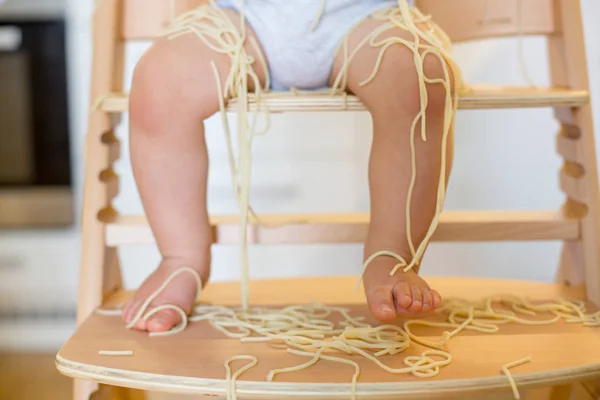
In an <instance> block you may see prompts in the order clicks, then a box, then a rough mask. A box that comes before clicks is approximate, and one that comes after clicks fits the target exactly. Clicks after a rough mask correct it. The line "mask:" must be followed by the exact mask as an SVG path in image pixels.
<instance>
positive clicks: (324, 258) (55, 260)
mask: <svg viewBox="0 0 600 400" xmlns="http://www.w3.org/2000/svg"><path fill="white" fill-rule="evenodd" d="M93 3H94V0H4V3H3V0H0V398H1V399H4V398H6V399H19V397H14V394H13V395H11V396H10V397H4V395H3V392H2V391H3V390H7V386H6V385H4V384H3V383H2V382H1V381H2V379H4V380H5V382H6V381H10V380H12V381H13V383H14V381H17V382H18V379H19V378H15V375H14V374H16V372H15V371H18V368H22V369H24V370H31V368H37V367H32V365H35V366H39V365H40V364H39V363H35V362H34V361H31V362H32V363H33V364H28V361H27V360H35V357H36V356H37V355H40V354H42V355H43V354H47V356H46V358H43V359H44V360H45V361H44V366H45V368H46V369H47V370H48V374H50V375H48V376H51V375H52V374H53V373H54V371H53V364H52V359H53V358H52V357H53V354H54V353H55V352H56V351H58V349H59V348H60V346H61V345H62V344H63V343H64V341H65V340H66V339H67V338H68V337H69V335H70V333H71V331H72V330H73V328H74V325H75V303H76V294H77V278H78V268H79V256H80V234H79V227H80V209H81V194H82V177H83V160H84V154H83V140H84V135H85V132H86V125H87V115H88V110H89V82H90V66H91V55H92V42H91V36H90V33H91V18H92V12H93ZM512 3H513V1H509V2H507V4H512ZM582 4H583V11H584V12H583V16H584V20H585V33H586V46H587V51H588V63H589V69H590V78H591V87H592V100H593V104H594V115H595V118H596V126H597V127H598V126H600V39H599V38H600V25H599V24H598V23H597V21H598V18H599V17H600V2H598V1H597V0H582ZM517 43H518V42H517V39H501V40H493V41H486V42H485V43H472V44H468V45H460V46H456V48H455V54H456V58H457V60H458V62H459V64H460V65H461V66H462V68H463V71H464V74H465V77H466V79H467V80H468V81H469V82H474V83H475V82H476V83H493V84H526V82H525V80H524V78H523V76H522V74H521V72H520V69H519V64H518V45H517ZM147 46H148V43H141V44H135V45H131V46H130V47H129V48H128V58H127V60H128V61H127V64H128V68H127V71H128V73H127V79H129V77H131V72H132V70H133V67H134V65H135V61H136V60H137V59H138V58H139V57H140V55H141V54H142V52H143V51H144V49H145V48H147ZM524 48H525V62H526V65H527V68H528V71H529V74H530V75H531V76H532V79H533V81H534V83H536V84H539V85H546V84H547V83H548V80H549V71H548V68H547V65H546V59H547V58H546V47H545V40H544V39H542V38H537V37H531V38H525V39H524ZM128 86H129V83H127V87H128ZM123 122H124V123H123V124H122V126H121V128H120V130H119V135H120V138H121V140H122V141H123V145H124V148H123V151H122V153H123V155H124V158H123V159H122V160H121V161H120V162H119V163H118V172H119V174H120V175H121V177H122V181H121V195H120V197H119V198H118V199H117V201H116V206H117V208H118V209H119V211H121V212H122V213H138V214H139V213H140V212H141V206H140V202H139V198H138V195H137V192H136V190H135V187H134V185H133V180H132V174H131V171H130V167H129V163H128V160H127V158H126V157H127V153H128V149H127V141H126V139H127V119H126V118H124V121H123ZM207 124H208V127H209V132H211V134H210V135H209V147H210V149H211V159H212V160H211V162H212V169H211V176H210V183H209V185H210V188H209V196H210V209H211V212H213V213H234V212H236V207H235V203H234V201H233V196H232V193H231V190H230V187H231V186H230V181H229V179H230V175H229V170H228V166H227V162H226V148H225V143H224V139H223V137H222V135H221V129H220V121H219V120H218V118H213V119H212V120H210V121H208V122H207ZM557 129H558V124H557V123H556V122H555V121H554V120H553V119H552V114H551V110H547V109H541V110H517V111H515V110H500V111H464V112H460V113H459V115H458V118H457V123H456V132H457V134H456V157H455V166H454V171H453V175H452V179H451V182H450V187H449V191H448V198H447V203H446V208H447V209H498V208H512V209H530V208H547V209H554V208H557V207H559V205H560V204H561V202H562V201H563V196H562V195H561V193H560V191H559V190H558V187H557V173H558V170H559V168H560V160H559V158H558V156H556V153H555V144H554V143H555V133H556V132H557ZM598 134H600V130H598ZM369 144H370V121H369V117H368V116H367V115H366V114H359V113H357V114H315V115H312V116H311V117H310V118H307V116H306V115H299V114H289V115H276V116H274V117H273V128H272V130H271V132H270V133H269V134H268V135H267V136H265V137H261V138H260V139H258V140H257V142H256V147H255V157H254V160H255V164H254V176H253V201H252V202H253V204H254V206H255V208H256V209H257V210H258V211H259V212H270V213H277V212H292V211H297V212H352V211H366V210H367V209H368V192H367V175H366V171H367V170H366V164H367V159H368V149H369ZM598 151H599V152H600V144H599V145H598ZM558 255H559V247H558V244H557V243H546V244H531V243H508V244H495V243H493V244H434V245H432V246H431V249H430V251H429V253H428V254H427V256H426V259H425V263H424V268H423V272H424V273H425V274H427V275H469V276H496V277H512V278H520V279H536V280H542V281H552V280H553V278H554V272H555V269H556V265H557V262H558V261H557V260H558ZM121 256H122V258H123V260H124V262H123V264H124V266H125V278H126V283H127V285H128V286H129V287H135V286H136V285H138V284H139V283H140V282H141V281H142V280H143V279H144V277H145V276H146V275H147V274H148V273H149V272H150V271H151V270H152V268H154V267H155V266H156V265H157V261H158V253H157V252H156V249H151V251H147V249H146V248H142V247H131V248H127V249H125V250H124V251H122V252H121ZM251 256H252V260H251V262H252V264H251V269H252V276H253V277H254V278H261V277H270V276H298V275H331V274H357V273H358V271H359V269H360V260H361V246H353V245H352V246H350V245H349V246H311V247H302V248H294V247H290V246H284V247H261V248H256V249H252V252H251ZM214 263H215V265H214V267H213V271H214V272H213V280H229V279H236V278H237V276H238V275H237V274H238V266H237V252H236V249H234V248H232V247H226V248H225V247H224V248H217V249H216V250H215V258H214ZM2 354H5V355H2ZM17 354H29V355H30V356H29V357H30V358H27V357H24V356H21V357H16V355H17ZM15 360H17V361H15ZM38 360H39V358H38ZM11 362H12V364H11ZM19 366H20V367H19ZM40 368H41V367H40ZM11 371H12V372H11ZM9 372H11V373H12V374H13V375H10V374H9ZM52 376H53V375H52ZM11 377H12V378H11ZM49 379H50V378H49ZM65 379H66V378H65ZM58 382H59V383H57V385H62V386H61V388H62V389H61V390H67V389H68V386H69V382H68V380H60V379H59V381H58ZM2 387H4V389H2ZM64 388H67V389H64ZM28 390H35V389H34V388H29V389H28ZM32 393H34V392H31V393H30V395H26V397H21V398H23V399H29V398H31V399H46V398H48V399H51V398H52V399H58V398H68V397H61V396H55V395H48V392H46V394H45V395H37V394H32ZM36 393H37V392H36ZM64 396H67V395H64Z"/></svg>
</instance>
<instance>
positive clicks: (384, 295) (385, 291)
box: [369, 286, 396, 321]
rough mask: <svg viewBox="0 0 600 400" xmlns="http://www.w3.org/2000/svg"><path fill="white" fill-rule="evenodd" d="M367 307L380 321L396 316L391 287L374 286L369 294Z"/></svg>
mask: <svg viewBox="0 0 600 400" xmlns="http://www.w3.org/2000/svg"><path fill="white" fill-rule="evenodd" d="M369 308H370V309H371V313H372V314H373V316H374V317H375V318H377V319H378V320H380V321H389V320H392V319H394V318H396V311H395V310H394V298H393V296H392V290H391V288H389V287H387V286H380V287H378V288H375V289H374V290H373V291H372V292H371V294H370V295H369Z"/></svg>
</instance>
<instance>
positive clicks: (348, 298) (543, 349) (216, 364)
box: [57, 277, 600, 399]
mask: <svg viewBox="0 0 600 400" xmlns="http://www.w3.org/2000/svg"><path fill="white" fill-rule="evenodd" d="M429 281H430V282H431V284H432V285H433V287H435V288H436V289H438V290H440V292H441V293H444V296H447V297H461V298H465V299H472V300H477V299H481V298H484V297H487V296H489V295H490V294H507V293H510V294H513V295H516V296H525V297H528V298H533V299H554V298H556V297H559V296H563V297H570V298H577V299H582V300H584V299H585V293H584V290H583V288H582V287H571V288H567V287H565V286H561V285H556V284H543V283H533V282H523V281H512V280H491V279H468V278H430V279H429ZM355 282H356V278H355V277H342V278H337V277H335V278H310V279H294V280H275V281H254V282H252V283H251V290H250V293H251V304H254V305H266V306H283V305H284V304H282V303H281V299H285V304H286V305H287V304H305V303H308V302H310V301H313V300H316V301H320V302H323V303H325V304H329V305H333V304H336V305H344V306H348V307H350V308H352V309H353V315H364V316H367V317H368V315H369V313H368V310H367V309H366V306H365V305H364V297H363V294H362V290H360V291H358V292H355V291H354V285H355ZM332 288H336V289H335V290H332ZM239 293H240V291H239V284H238V283H213V284H212V285H209V286H208V287H207V291H206V293H204V295H203V297H202V301H205V302H210V303H214V304H220V305H227V306H236V305H237V304H238V303H239V300H240V299H239ZM128 295H129V294H128V293H125V292H120V293H117V294H116V295H114V296H112V297H111V298H110V299H109V300H108V301H107V303H106V304H105V307H114V306H115V305H118V304H122V303H123V301H124V300H125V299H126V297H127V296H128ZM592 310H595V308H594V307H593V306H591V305H590V311H592ZM369 319H370V317H369ZM370 322H372V323H374V321H372V320H371V321H370ZM424 335H427V336H429V335H431V339H435V338H438V337H439V336H440V335H441V330H440V329H433V328H432V330H430V331H427V333H424ZM100 350H132V351H133V352H134V354H133V355H132V356H125V357H107V356H100V355H98V352H99V351H100ZM423 350H424V347H422V346H420V345H418V344H415V343H413V344H411V347H410V348H409V349H408V350H407V351H406V352H404V353H401V354H400V355H396V356H388V357H384V358H382V360H383V361H384V362H385V363H386V364H389V365H390V366H398V367H399V366H401V365H403V359H404V356H407V355H413V354H420V353H421V352H422V351H423ZM448 351H449V352H450V354H451V355H452V358H453V361H452V363H451V364H450V365H449V366H447V367H443V368H442V369H441V371H440V374H439V375H438V376H437V377H435V378H415V377H414V376H412V375H395V374H390V373H387V372H384V371H382V370H381V369H380V368H379V367H377V366H375V365H374V364H373V363H371V362H369V361H366V360H362V359H359V358H353V359H355V360H356V361H358V363H359V365H360V367H361V370H362V372H361V374H360V377H359V383H358V388H357V393H358V398H360V399H370V398H382V397H388V398H389V397H396V396H407V395H410V396H411V398H413V397H414V398H422V396H426V395H430V394H431V393H432V392H435V393H436V394H439V395H444V394H451V393H456V392H457V391H460V393H461V395H466V394H470V393H474V392H484V391H487V392H490V391H496V392H498V391H499V390H502V391H506V393H510V385H509V382H508V380H507V378H506V377H505V376H504V375H503V374H502V373H501V371H500V369H501V367H502V366H503V365H505V364H507V363H509V362H512V361H516V360H519V359H522V358H525V357H530V356H531V357H532V362H530V363H527V364H524V365H522V366H519V367H518V368H515V369H514V370H513V371H512V374H513V376H514V379H515V381H516V383H517V385H518V387H519V389H520V390H521V389H526V388H533V387H537V386H545V385H550V384H557V383H564V382H572V381H577V380H585V379H590V378H594V377H597V376H600V335H599V333H598V328H590V327H583V326H581V325H579V324H567V323H563V322H561V323H557V324H555V325H551V326H523V325H511V324H508V325H501V327H500V331H499V332H498V333H496V334H481V333H474V332H465V333H462V334H460V335H458V336H456V337H454V338H453V339H451V341H450V342H449V344H448ZM241 354H245V355H254V356H256V357H258V360H259V362H258V365H257V366H256V367H255V368H253V369H251V370H249V371H248V372H246V373H245V374H243V375H242V376H241V377H240V380H239V381H238V384H237V389H238V394H239V395H240V396H242V397H243V398H260V399H281V398H315V397H318V398H323V399H333V398H344V399H347V398H349V393H350V383H349V382H350V381H351V377H352V374H353V368H352V367H351V366H345V365H342V364H335V366H334V368H332V363H331V362H328V361H319V362H318V363H317V364H316V365H315V366H313V367H311V368H309V369H307V370H304V371H301V372H294V373H285V374H281V375H278V376H277V377H276V379H275V380H274V381H273V382H266V380H265V377H266V376H267V373H268V372H269V371H270V370H271V369H274V368H281V367H287V366H292V365H298V364H301V363H303V362H305V361H307V359H306V358H304V357H300V356H295V355H291V354H288V353H286V351H285V349H282V348H280V349H277V348H275V347H274V346H270V345H268V344H266V343H240V341H239V340H238V339H230V338H227V337H225V336H224V335H223V334H222V333H220V332H219V331H217V330H216V329H214V328H212V327H211V326H210V325H208V324H207V323H205V322H198V323H191V324H190V325H189V326H188V328H187V329H186V331H184V332H183V333H181V334H178V335H176V336H171V337H154V338H150V337H148V336H147V334H146V333H142V332H136V331H128V330H126V329H125V328H124V326H123V321H122V320H121V318H120V317H118V316H103V315H98V314H94V315H92V316H91V317H90V318H88V319H87V320H86V321H85V323H83V325H81V326H80V327H79V329H78V330H77V332H76V333H75V335H74V336H73V337H72V338H71V339H70V340H69V342H68V343H67V344H66V345H65V346H64V348H63V349H62V350H61V352H60V354H59V355H58V357H57V365H58V368H59V370H60V371H61V372H62V373H64V374H66V375H69V376H72V377H74V378H83V379H93V380H95V381H98V382H101V383H105V384H109V385H114V386H127V387H131V388H138V389H144V390H157V391H170V392H180V393H189V394H195V395H200V394H202V395H220V396H224V395H225V393H226V381H225V379H224V378H225V369H224V367H223V364H224V362H225V361H226V360H227V359H228V358H229V357H232V356H235V355H241ZM241 365H244V364H243V362H241V361H240V362H239V363H238V362H234V363H233V370H234V371H235V369H236V368H239V367H240V366H241ZM403 398H404V397H403Z"/></svg>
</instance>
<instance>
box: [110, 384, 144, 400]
mask: <svg viewBox="0 0 600 400" xmlns="http://www.w3.org/2000/svg"><path fill="white" fill-rule="evenodd" d="M113 399H114V400H148V397H147V396H146V392H144V391H142V390H137V389H129V388H121V387H119V388H114V394H113Z"/></svg>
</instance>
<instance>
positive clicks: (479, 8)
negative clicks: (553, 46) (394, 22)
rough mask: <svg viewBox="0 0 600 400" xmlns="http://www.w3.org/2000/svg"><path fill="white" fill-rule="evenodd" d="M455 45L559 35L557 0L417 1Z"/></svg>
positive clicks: (421, 8) (420, 7)
mask: <svg viewBox="0 0 600 400" xmlns="http://www.w3.org/2000/svg"><path fill="white" fill-rule="evenodd" d="M417 6H418V7H419V9H420V10H421V11H422V12H423V13H424V14H430V15H431V16H432V17H433V20H434V21H435V22H436V23H437V24H438V25H439V26H440V27H441V28H442V29H443V30H444V31H445V32H446V33H447V34H448V36H450V39H451V40H452V41H453V42H455V43H458V42H464V41H469V40H477V39H486V38H492V37H503V36H516V35H519V34H526V35H554V34H558V33H559V32H558V30H559V24H558V21H557V18H556V17H555V10H554V0H417Z"/></svg>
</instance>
